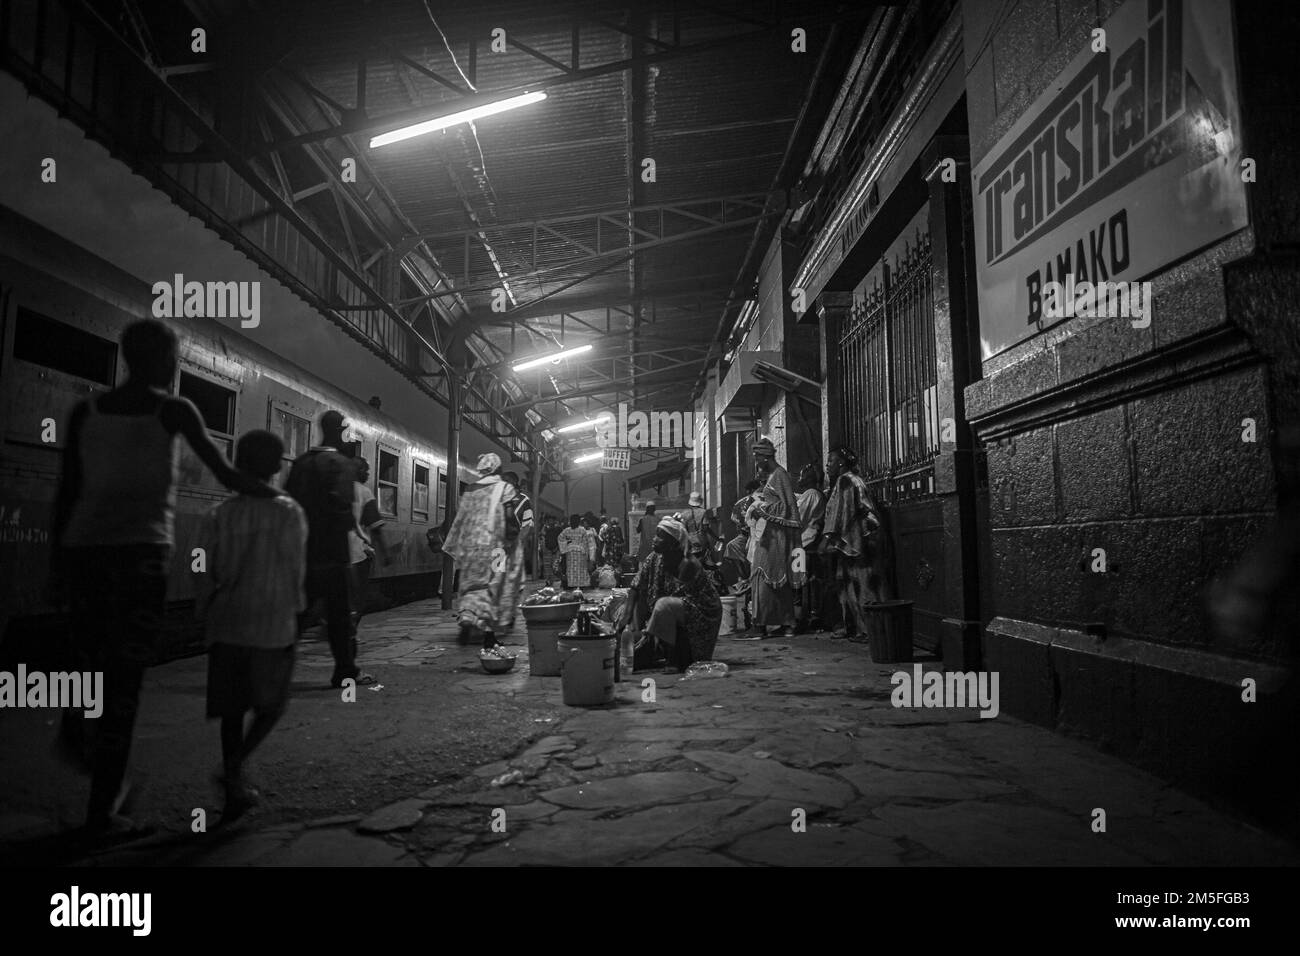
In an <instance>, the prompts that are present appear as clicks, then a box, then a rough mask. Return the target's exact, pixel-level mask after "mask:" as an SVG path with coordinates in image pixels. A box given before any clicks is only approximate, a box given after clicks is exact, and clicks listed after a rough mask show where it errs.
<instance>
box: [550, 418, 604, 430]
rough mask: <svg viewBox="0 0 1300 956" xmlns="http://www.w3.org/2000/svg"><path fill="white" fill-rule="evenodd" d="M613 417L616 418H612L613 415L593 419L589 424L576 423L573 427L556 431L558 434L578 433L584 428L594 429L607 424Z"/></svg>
mask: <svg viewBox="0 0 1300 956" xmlns="http://www.w3.org/2000/svg"><path fill="white" fill-rule="evenodd" d="M613 417H614V416H612V415H601V416H600V417H599V418H593V419H591V421H587V422H575V423H574V424H572V425H565V426H564V427H563V428H557V429H555V430H556V431H557V432H561V433H563V432H576V431H581V430H582V429H584V428H592V427H594V426H596V425H599V424H600V423H601V422H607V421H609V420H610V419H611V418H613Z"/></svg>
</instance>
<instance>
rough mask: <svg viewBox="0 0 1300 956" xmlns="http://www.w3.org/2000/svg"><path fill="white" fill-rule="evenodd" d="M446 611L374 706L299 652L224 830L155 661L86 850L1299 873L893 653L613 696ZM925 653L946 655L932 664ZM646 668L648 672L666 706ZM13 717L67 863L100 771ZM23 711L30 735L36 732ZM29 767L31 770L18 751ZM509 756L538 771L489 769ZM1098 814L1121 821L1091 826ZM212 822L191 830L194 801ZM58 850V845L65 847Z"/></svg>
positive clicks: (0, 821)
mask: <svg viewBox="0 0 1300 956" xmlns="http://www.w3.org/2000/svg"><path fill="white" fill-rule="evenodd" d="M454 634H455V628H454V626H453V625H452V623H451V620H450V615H449V614H448V613H446V612H443V611H442V610H441V609H440V607H439V606H438V605H437V603H436V602H434V601H424V602H417V603H415V604H410V605H406V606H403V607H400V608H396V609H394V610H391V611H388V612H384V613H380V614H375V615H373V616H370V617H367V619H366V620H365V622H364V624H363V633H362V638H363V640H364V642H365V643H364V644H363V647H362V653H361V658H362V662H363V664H364V665H365V666H366V668H367V669H368V670H370V671H371V672H372V673H374V674H375V675H376V677H378V679H379V681H380V684H382V687H381V688H380V689H377V690H369V689H367V688H360V689H358V691H357V698H358V699H357V701H356V702H355V703H344V702H342V701H341V699H340V697H339V695H338V693H337V692H331V691H328V690H326V689H323V688H322V686H321V685H323V684H324V682H325V681H326V680H327V679H328V676H329V666H330V662H329V655H328V651H327V649H326V648H325V647H324V645H323V644H320V643H307V644H304V645H303V646H302V653H301V655H300V663H299V668H298V671H297V673H296V675H295V695H294V700H293V702H292V704H291V706H290V710H289V714H288V716H287V717H286V719H285V721H284V722H283V723H282V724H281V726H280V727H279V728H277V730H276V732H275V733H274V734H273V735H272V737H271V738H270V740H269V741H268V742H267V744H266V746H265V749H264V751H263V752H261V753H259V754H257V755H256V756H255V757H254V763H253V764H252V765H251V766H250V774H251V775H252V776H253V777H254V778H255V779H256V780H258V781H259V782H261V783H262V785H263V789H264V791H265V792H266V802H265V803H264V805H263V806H262V807H261V808H259V809H258V810H257V811H255V812H254V813H253V814H251V815H249V816H248V817H246V818H245V819H243V820H241V821H239V822H237V823H235V824H233V825H232V826H230V827H222V826H220V825H219V820H220V811H219V805H218V804H217V803H216V801H215V798H214V796H213V794H212V792H211V789H210V786H209V785H208V783H207V775H208V774H210V773H211V770H212V768H213V766H214V765H215V763H216V761H217V740H216V729H215V725H214V724H209V723H207V722H206V721H204V720H203V714H202V707H203V675H204V666H205V664H204V662H203V660H202V659H196V660H189V661H181V662H176V663H173V664H169V665H166V666H164V667H161V668H156V669H154V670H152V671H151V672H150V677H149V681H148V684H147V687H146V691H145V701H144V707H143V711H142V716H141V724H140V732H139V734H138V737H137V747H136V753H135V760H136V762H137V764H139V765H140V766H141V768H142V769H143V770H144V771H145V772H146V773H147V774H148V782H149V789H148V790H147V791H146V794H145V800H146V802H147V803H148V810H147V812H146V813H144V814H143V816H144V817H145V818H146V819H148V820H149V821H150V822H153V823H154V824H155V825H157V826H158V827H159V828H160V832H159V833H158V834H157V835H155V836H153V837H150V838H147V839H144V840H140V841H137V842H135V843H131V844H127V845H121V846H118V847H115V848H111V849H108V850H105V851H102V852H99V853H96V854H93V855H90V856H81V855H78V853H69V854H64V855H63V856H62V857H61V859H62V860H63V861H64V862H75V863H76V864H77V865H83V866H84V865H144V866H149V865H258V866H277V865H288V866H296V865H307V866H331V865H342V866H372V865H373V866H420V865H426V866H452V865H478V866H515V865H550V864H559V865H581V864H598V865H600V864H633V865H649V866H691V865H719V866H738V865H826V866H839V865H875V866H898V865H921V866H927V865H929V866H933V865H939V866H943V865H1024V866H1054V865H1085V866H1106V865H1137V866H1145V865H1170V864H1178V865H1191V866H1197V865H1247V864H1248V865H1294V864H1295V863H1296V862H1297V861H1300V852H1297V849H1296V848H1295V847H1293V846H1291V845H1290V844H1288V843H1287V842H1285V841H1284V840H1282V839H1280V838H1278V837H1275V836H1272V835H1270V834H1266V833H1264V832H1261V831H1260V830H1258V829H1256V828H1254V827H1251V826H1249V825H1247V824H1246V823H1243V822H1241V821H1239V820H1236V819H1234V818H1232V817H1231V816H1228V815H1225V814H1223V813H1221V812H1219V811H1217V810H1215V809H1213V808H1211V807H1209V806H1207V805H1206V804H1205V803H1203V802H1201V801H1199V800H1197V799H1195V798H1193V797H1190V796H1188V795H1186V794H1184V793H1182V792H1180V791H1178V790H1177V789H1175V788H1173V787H1171V786H1169V785H1167V784H1166V783H1164V782H1162V781H1160V780H1158V779H1157V778H1155V777H1152V776H1150V775H1149V774H1146V773H1145V772H1143V771H1141V770H1138V769H1136V768H1134V767H1132V766H1130V765H1128V764H1125V763H1123V762H1122V761H1119V760H1117V759H1115V758H1112V757H1109V756H1106V755H1104V754H1101V753H1099V752H1098V751H1096V750H1094V749H1093V748H1091V747H1090V746H1088V745H1086V744H1084V743H1082V742H1079V741H1074V740H1070V739H1067V738H1064V737H1061V736H1059V735H1056V734H1053V733H1051V732H1049V731H1047V730H1044V729H1042V728H1039V727H1035V726H1032V725H1029V724H1026V723H1023V722H1021V721H1018V720H1016V719H1015V718H1012V717H1009V716H1006V715H1000V716H998V717H996V718H993V719H981V718H980V717H979V716H978V713H977V711H974V710H934V709H926V710H907V709H896V708H894V707H893V706H891V703H890V691H891V690H892V687H891V685H890V681H889V677H890V674H892V673H893V672H894V671H895V670H897V669H899V666H898V665H884V664H874V663H872V662H871V660H870V658H869V656H868V654H867V648H866V647H865V646H864V645H859V644H853V643H846V642H842V641H833V640H831V639H830V638H829V636H827V635H807V636H801V637H797V638H795V639H793V640H789V641H786V640H775V641H763V642H739V641H733V640H729V639H728V638H726V637H723V638H722V639H721V640H720V641H719V647H718V651H717V653H716V655H715V656H716V658H717V659H719V660H722V661H724V662H726V663H727V664H728V666H729V668H730V673H729V675H728V676H727V677H725V678H709V679H694V680H688V679H685V678H683V677H682V676H681V675H675V674H668V673H659V672H638V673H637V674H636V675H635V678H636V679H635V681H629V682H624V683H621V684H619V685H618V686H617V693H616V701H615V703H614V704H612V705H609V706H607V707H602V708H592V709H584V708H574V707H566V706H564V705H563V703H562V700H561V690H560V679H559V678H555V677H545V678H544V677H530V676H529V674H528V664H527V648H526V646H524V644H525V642H524V637H523V633H522V627H520V629H519V633H517V634H516V635H515V636H514V638H513V641H514V643H515V647H514V648H513V649H514V650H516V651H517V652H518V653H519V655H520V656H519V662H518V664H517V665H516V667H515V670H514V671H513V672H511V673H509V674H506V675H499V676H491V675H487V674H484V673H483V672H482V671H481V669H480V668H479V667H478V664H477V660H476V650H475V649H474V648H462V647H459V646H458V645H457V644H456V643H455V636H454ZM925 666H926V667H927V668H933V667H935V666H937V665H936V664H935V663H933V662H931V663H927V664H926V665H925ZM645 678H651V679H652V680H653V681H654V688H653V689H654V694H653V697H654V699H653V701H651V700H648V699H646V698H648V697H650V696H651V695H650V694H649V693H647V690H648V688H644V687H643V686H642V681H643V680H644V679H645ZM20 713H22V712H14V713H13V714H11V715H9V716H8V718H7V719H6V721H5V723H4V724H3V725H0V758H3V759H4V760H5V761H6V762H10V761H13V760H15V759H17V760H19V764H18V766H19V767H20V768H21V769H20V772H19V774H18V775H17V776H16V777H13V778H10V779H8V780H7V781H6V784H5V787H4V791H3V792H2V793H0V841H4V847H5V851H4V856H5V857H6V858H7V859H8V860H9V861H10V862H14V863H19V864H20V865H21V864H22V863H23V862H36V859H37V855H38V854H42V855H44V858H46V859H49V858H50V854H51V847H55V848H57V847H58V846H59V843H58V840H59V839H60V838H59V837H56V836H53V835H52V834H53V833H55V832H56V831H57V830H58V829H59V827H60V826H61V825H62V826H66V825H67V823H68V822H69V820H70V819H74V818H75V814H76V811H77V810H78V809H79V807H80V801H81V800H82V799H84V792H85V791H84V784H81V783H80V782H79V781H77V780H76V779H75V778H71V779H68V778H66V777H61V776H60V771H59V770H58V769H57V767H56V766H55V765H54V764H53V762H52V761H51V760H50V759H49V757H48V746H49V742H50V741H52V737H53V729H52V728H53V725H52V721H51V720H50V717H51V715H49V714H43V713H37V714H31V713H30V712H28V713H25V714H23V716H22V717H21V718H20V720H19V721H14V720H13V719H12V718H13V716H15V715H16V714H20ZM20 725H21V726H20ZM10 765H13V764H12V763H11V764H10ZM511 771H519V773H520V775H522V779H521V780H518V779H517V780H516V781H515V782H512V783H509V784H507V785H504V786H494V785H493V781H494V780H496V779H497V778H499V777H500V776H502V775H504V774H506V773H509V772H511ZM1098 807H1100V808H1104V809H1105V811H1106V817H1107V828H1106V832H1104V833H1098V832H1094V831H1093V828H1092V820H1093V816H1092V814H1093V810H1094V808H1098ZM198 808H202V809H204V810H205V813H206V814H207V817H208V821H209V825H208V829H207V832H203V833H194V832H192V827H191V820H192V817H193V810H194V809H198ZM53 856H54V857H56V858H59V854H58V853H57V852H54V853H53Z"/></svg>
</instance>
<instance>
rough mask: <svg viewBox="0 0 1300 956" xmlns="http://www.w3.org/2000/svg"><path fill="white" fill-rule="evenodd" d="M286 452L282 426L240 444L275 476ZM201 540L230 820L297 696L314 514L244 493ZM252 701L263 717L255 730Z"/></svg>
mask: <svg viewBox="0 0 1300 956" xmlns="http://www.w3.org/2000/svg"><path fill="white" fill-rule="evenodd" d="M283 454H284V445H283V444H282V443H281V441H280V439H279V438H277V437H276V436H275V435H273V434H271V433H270V432H266V431H252V432H248V433H247V434H246V435H244V436H243V437H242V438H240V439H239V443H238V445H236V448H235V461H236V463H237V465H236V467H238V468H240V469H242V470H244V471H245V472H247V473H248V474H250V475H252V476H253V477H255V478H257V479H259V480H261V481H264V482H265V481H269V480H270V479H271V478H272V477H273V476H274V475H275V474H276V473H277V472H279V470H280V459H281V456H282V455H283ZM200 544H201V546H202V547H203V548H204V550H205V553H206V559H207V570H206V572H204V573H203V574H201V575H199V594H198V600H197V609H198V612H199V615H200V617H202V618H203V619H204V623H205V630H206V636H207V642H208V645H209V651H208V717H209V718H215V717H219V718H221V758H222V765H223V771H224V772H223V774H222V776H221V781H222V783H223V785H224V788H225V801H226V802H225V809H224V811H223V814H222V822H223V823H228V822H230V821H232V820H235V819H237V818H238V817H240V816H241V815H243V814H244V813H245V812H246V811H247V810H248V809H249V808H250V807H251V806H252V805H253V803H254V802H255V799H256V796H257V794H256V792H255V791H253V790H251V789H250V788H249V787H248V786H247V785H246V784H245V782H244V779H243V765H244V761H245V760H247V758H248V755H249V754H251V753H252V752H253V750H254V748H256V747H257V745H258V744H260V743H261V742H262V741H263V740H265V739H266V736H267V734H269V733H270V732H271V729H272V728H273V727H274V726H275V724H276V722H277V721H278V720H279V719H280V717H281V715H282V714H283V713H284V709H285V706H286V705H287V704H288V699H289V678H290V675H291V674H292V672H293V658H294V643H295V642H296V641H297V637H298V613H299V612H300V611H302V610H303V609H304V608H305V607H306V603H307V601H306V594H305V592H304V590H303V579H304V576H305V574H306V554H307V518H306V515H304V514H303V510H302V508H301V507H300V506H299V505H298V503H297V502H295V501H294V500H293V499H292V498H290V497H289V496H288V495H278V496H276V497H274V498H265V497H254V496H252V495H245V494H241V495H237V496H235V497H233V498H228V499H226V500H225V501H223V502H222V503H221V504H219V505H217V506H216V507H215V508H213V509H212V511H210V512H209V513H208V515H207V518H206V519H205V521H204V527H203V533H202V537H201V541H200ZM249 710H251V711H252V712H253V721H252V723H251V724H250V725H249V727H248V729H247V731H245V729H244V715H245V714H246V713H247V712H248V711H249Z"/></svg>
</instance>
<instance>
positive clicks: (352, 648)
mask: <svg viewBox="0 0 1300 956" xmlns="http://www.w3.org/2000/svg"><path fill="white" fill-rule="evenodd" d="M346 428H347V422H346V421H345V420H344V418H343V413H342V412H339V411H335V410H334V409H330V410H329V411H327V412H326V413H325V414H324V415H322V416H321V418H320V429H321V443H320V444H319V445H316V446H314V447H312V448H310V449H309V450H308V451H307V452H305V453H304V454H302V455H299V456H298V458H297V459H296V460H295V461H294V463H293V467H292V468H291V469H290V470H289V478H288V480H287V481H286V482H285V483H284V490H285V491H287V492H288V493H289V494H290V495H291V496H292V497H293V498H294V500H295V501H297V502H298V504H299V505H301V506H302V510H303V511H304V512H305V513H306V515H307V605H308V607H309V608H310V607H311V606H312V605H313V604H314V603H315V602H316V601H317V600H318V599H320V598H324V600H325V632H326V634H327V635H328V637H329V645H330V652H331V653H332V654H333V655H334V674H333V676H332V677H331V678H330V686H332V687H342V686H343V682H344V681H345V680H348V679H349V678H351V679H353V680H355V681H356V682H357V683H358V684H373V683H374V682H375V679H374V678H373V677H371V676H370V675H369V674H363V673H362V672H361V670H360V668H358V667H357V664H356V642H355V641H354V640H353V638H352V635H351V628H352V608H351V606H350V602H349V600H348V597H349V595H348V590H349V589H348V571H349V569H350V564H349V560H348V559H349V556H350V550H349V548H348V533H349V532H350V531H351V530H352V527H353V523H354V518H353V514H352V500H353V488H352V476H353V474H354V473H355V472H354V470H353V465H352V462H351V461H350V460H349V459H347V458H346V457H344V456H343V454H342V453H341V452H340V451H339V449H340V448H341V447H343V432H344V430H345V429H346ZM300 623H305V617H304V620H303V621H301V622H300Z"/></svg>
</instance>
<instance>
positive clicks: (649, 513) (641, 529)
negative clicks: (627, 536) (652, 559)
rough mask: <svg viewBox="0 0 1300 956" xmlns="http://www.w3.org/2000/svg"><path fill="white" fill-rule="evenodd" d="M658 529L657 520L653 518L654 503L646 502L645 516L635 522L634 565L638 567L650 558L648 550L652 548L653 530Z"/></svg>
mask: <svg viewBox="0 0 1300 956" xmlns="http://www.w3.org/2000/svg"><path fill="white" fill-rule="evenodd" d="M658 527H659V519H658V518H657V517H655V503H654V502H653V501H647V502H646V506H645V514H643V515H642V516H641V520H640V521H638V522H637V542H636V563H637V567H640V566H641V565H642V564H643V563H644V562H645V559H646V558H648V557H649V556H650V549H651V548H652V547H653V546H654V540H655V529H657V528H658Z"/></svg>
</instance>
